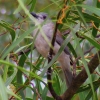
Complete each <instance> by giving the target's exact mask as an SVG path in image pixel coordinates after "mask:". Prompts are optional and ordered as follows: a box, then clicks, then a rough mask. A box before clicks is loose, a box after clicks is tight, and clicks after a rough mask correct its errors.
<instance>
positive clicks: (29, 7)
mask: <svg viewBox="0 0 100 100" xmlns="http://www.w3.org/2000/svg"><path fill="white" fill-rule="evenodd" d="M11 1H12V0H8V1H6V0H5V2H4V1H1V3H2V5H4V4H6V5H7V7H8V8H9V9H7V10H6V11H7V12H6V14H4V8H3V7H4V6H1V8H3V12H2V11H1V18H0V29H1V31H0V42H1V43H0V45H1V48H0V52H1V53H0V57H1V59H0V75H1V76H0V90H1V91H2V92H0V100H12V99H13V98H16V99H18V100H22V99H23V100H38V99H40V100H54V98H53V97H52V96H51V95H50V93H49V89H48V84H47V78H46V72H47V69H48V68H49V67H50V66H52V70H53V73H52V80H50V81H51V82H52V84H53V88H54V90H55V92H56V93H57V94H58V95H62V94H63V93H64V92H65V90H66V89H67V87H66V84H65V81H64V79H63V78H64V77H63V74H62V71H61V68H60V66H59V63H58V62H56V60H57V58H58V56H59V55H60V53H61V52H62V51H63V49H64V47H65V46H66V45H68V47H69V49H70V52H71V54H72V56H73V59H75V60H74V61H76V58H78V57H80V58H81V59H78V62H77V64H76V66H77V67H76V74H78V73H79V72H80V71H81V70H82V69H83V67H84V68H85V69H86V72H87V75H88V77H89V78H88V79H87V80H86V81H85V83H84V84H83V85H82V86H81V87H80V88H79V89H78V91H77V93H76V94H75V95H74V96H73V97H72V100H92V99H93V100H99V98H100V97H99V94H100V89H99V85H100V82H99V81H98V80H99V73H100V72H99V70H100V68H99V66H98V68H97V69H96V70H95V72H94V73H93V74H90V72H89V69H88V65H87V63H88V62H89V61H90V59H91V58H92V57H93V55H94V54H95V53H96V52H97V51H98V50H100V43H99V37H100V33H99V32H100V29H99V22H100V17H99V16H100V1H99V0H94V1H93V0H67V2H68V4H67V7H68V8H67V9H66V10H65V11H64V13H63V14H64V15H65V17H64V18H63V20H62V24H60V25H59V26H58V28H59V30H60V31H61V32H62V36H63V38H64V39H65V41H64V43H63V45H62V46H61V48H60V50H59V52H58V53H57V54H56V55H55V57H54V58H53V59H52V61H51V62H50V63H49V64H48V63H47V60H46V59H45V58H43V57H42V56H41V55H39V54H38V53H37V51H36V50H35V49H33V48H34V41H35V38H33V37H32V36H31V33H32V31H33V30H34V29H35V28H36V27H35V26H34V22H35V20H34V19H33V18H32V16H31V15H30V13H29V12H32V11H35V12H46V13H48V15H49V16H50V17H51V19H52V21H54V23H56V21H57V20H56V17H57V14H58V12H59V11H60V10H61V9H62V8H63V6H64V5H65V3H64V2H63V1H62V0H17V1H16V2H13V1H12V4H13V3H14V5H15V6H11V7H10V5H11V4H8V3H9V2H11ZM44 2H45V3H44ZM16 5H17V6H16ZM1 10H2V9H1ZM10 10H11V11H10ZM8 12H10V15H9V13H8ZM8 15H9V16H8ZM3 16H4V17H3ZM61 16H62V15H61ZM40 28H41V27H40ZM68 30H70V31H69V32H67V31H68ZM66 32H67V34H66ZM69 35H70V36H69ZM91 47H92V48H93V49H90V48H91ZM28 49H30V50H28ZM89 49H90V50H89ZM87 50H89V51H88V52H86V51H87ZM85 52H86V53H85ZM84 53H85V54H84ZM7 94H8V95H7ZM13 96H14V97H13Z"/></svg>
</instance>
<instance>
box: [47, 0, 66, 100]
mask: <svg viewBox="0 0 100 100" xmlns="http://www.w3.org/2000/svg"><path fill="white" fill-rule="evenodd" d="M64 3H65V4H64V7H63V8H62V9H61V10H60V11H59V13H58V15H57V22H56V25H55V30H54V33H53V37H52V41H51V45H52V47H54V44H55V40H56V34H57V28H58V25H59V24H60V23H58V20H59V19H60V14H61V13H62V10H63V9H66V4H67V0H64ZM62 14H63V13H62ZM62 19H63V17H62V18H61V20H60V21H62ZM52 47H50V50H49V55H48V63H50V62H51V60H52V55H53V49H52ZM51 75H52V69H51V66H50V67H49V68H48V70H47V81H48V88H49V91H50V93H51V95H52V96H53V97H54V98H55V99H56V100H62V99H61V97H60V96H58V95H57V94H56V92H55V91H54V89H53V86H52V82H50V81H51V79H52V78H51Z"/></svg>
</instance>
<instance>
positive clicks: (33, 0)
mask: <svg viewBox="0 0 100 100" xmlns="http://www.w3.org/2000/svg"><path fill="white" fill-rule="evenodd" d="M36 1H37V0H32V1H31V4H32V5H31V8H30V12H32V11H33V9H34V7H35V4H36Z"/></svg>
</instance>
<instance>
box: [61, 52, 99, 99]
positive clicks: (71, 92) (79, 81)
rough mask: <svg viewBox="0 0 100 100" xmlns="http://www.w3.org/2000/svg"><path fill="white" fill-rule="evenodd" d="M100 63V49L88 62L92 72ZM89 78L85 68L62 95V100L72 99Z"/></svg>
mask: <svg viewBox="0 0 100 100" xmlns="http://www.w3.org/2000/svg"><path fill="white" fill-rule="evenodd" d="M99 64H100V51H98V53H97V54H95V56H94V57H93V58H92V59H91V60H90V62H89V63H88V68H89V70H90V73H93V72H94V70H95V69H96V67H97V66H98V65H99ZM87 78H88V76H87V73H86V70H85V69H83V70H82V71H81V72H80V73H79V74H78V75H77V77H76V78H75V79H74V80H73V81H72V83H71V85H70V86H69V88H68V89H67V90H66V91H65V93H64V94H63V95H62V96H61V98H62V100H71V98H72V97H73V95H74V94H75V93H76V92H77V90H78V88H79V87H80V86H81V85H82V84H83V83H84V82H85V80H86V79H87Z"/></svg>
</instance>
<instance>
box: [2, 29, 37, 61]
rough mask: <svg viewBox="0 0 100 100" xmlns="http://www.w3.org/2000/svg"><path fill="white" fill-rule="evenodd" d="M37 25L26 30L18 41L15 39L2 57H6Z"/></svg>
mask: <svg viewBox="0 0 100 100" xmlns="http://www.w3.org/2000/svg"><path fill="white" fill-rule="evenodd" d="M35 28H36V27H32V28H30V29H29V30H27V31H26V32H24V33H23V34H22V35H21V36H20V37H19V38H18V39H17V40H16V41H13V43H12V44H11V46H10V47H9V48H8V50H7V51H6V52H5V53H4V54H3V56H2V57H1V58H2V59H4V58H5V57H6V56H7V54H8V53H10V52H11V50H13V49H14V48H15V47H16V45H17V44H19V43H20V42H21V41H22V40H23V39H24V38H25V37H26V36H27V35H29V34H30V33H31V32H32V31H33V30H34V29H35Z"/></svg>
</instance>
